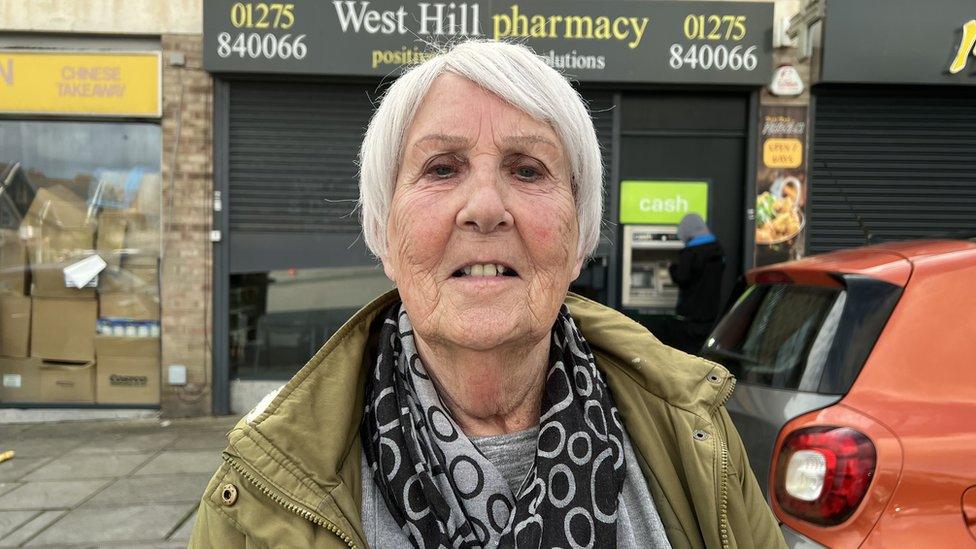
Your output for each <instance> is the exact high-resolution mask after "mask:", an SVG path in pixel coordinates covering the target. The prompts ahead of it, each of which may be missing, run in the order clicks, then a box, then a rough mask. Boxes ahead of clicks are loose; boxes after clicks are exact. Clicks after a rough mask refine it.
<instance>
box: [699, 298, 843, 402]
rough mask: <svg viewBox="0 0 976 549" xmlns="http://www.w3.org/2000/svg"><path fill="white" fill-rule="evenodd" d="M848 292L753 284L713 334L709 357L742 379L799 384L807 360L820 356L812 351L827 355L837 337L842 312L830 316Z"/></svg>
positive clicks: (783, 385) (773, 384)
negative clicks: (837, 319) (838, 319)
mask: <svg viewBox="0 0 976 549" xmlns="http://www.w3.org/2000/svg"><path fill="white" fill-rule="evenodd" d="M844 295H845V294H844V291H843V290H842V289H838V288H822V287H816V286H793V285H761V286H752V287H750V288H748V289H747V290H746V292H745V293H744V294H743V295H742V297H741V298H740V299H739V301H738V302H737V303H736V305H735V306H734V307H733V308H732V310H731V311H730V312H729V314H728V315H726V317H725V318H724V319H723V320H722V322H721V323H720V325H719V326H718V327H717V328H716V329H715V331H714V332H713V333H712V337H711V338H709V340H708V342H707V344H706V356H707V357H708V358H711V359H713V360H717V361H718V362H721V363H723V364H724V365H725V366H726V367H727V368H729V370H730V371H731V372H732V374H733V375H735V376H736V377H737V378H738V379H739V380H740V381H745V382H748V383H757V384H760V385H766V386H769V387H778V388H783V389H797V388H799V386H800V381H801V380H802V378H803V374H804V372H805V370H806V366H807V363H808V362H810V359H811V358H812V359H813V361H815V362H816V361H817V357H811V356H810V355H811V354H812V353H811V352H812V351H814V352H816V353H818V354H820V355H823V354H824V352H823V349H824V346H825V344H828V343H829V340H832V339H833V335H834V334H835V333H836V330H837V322H836V317H838V316H839V314H837V313H836V312H835V313H834V315H833V318H834V319H835V320H833V321H832V322H825V320H827V319H828V318H829V317H831V312H832V311H836V310H837V309H838V307H837V304H838V302H841V303H842V302H843V301H844ZM840 306H841V307H843V305H842V304H841V305H840ZM825 340H827V341H825ZM815 343H816V344H817V345H815Z"/></svg>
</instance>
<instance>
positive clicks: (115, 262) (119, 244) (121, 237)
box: [95, 210, 129, 268]
mask: <svg viewBox="0 0 976 549" xmlns="http://www.w3.org/2000/svg"><path fill="white" fill-rule="evenodd" d="M128 222H129V214H127V213H126V212H124V211H122V210H103V211H102V213H100V214H98V233H97V237H96V239H95V249H96V250H98V254H99V255H101V256H102V259H104V260H105V261H106V262H107V263H108V264H109V266H111V267H116V268H118V267H120V266H121V265H122V263H121V260H122V250H123V249H125V230H126V226H127V225H128Z"/></svg>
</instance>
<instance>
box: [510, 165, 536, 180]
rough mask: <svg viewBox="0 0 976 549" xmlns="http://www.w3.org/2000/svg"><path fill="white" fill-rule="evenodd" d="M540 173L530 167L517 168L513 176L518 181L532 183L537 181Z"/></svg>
mask: <svg viewBox="0 0 976 549" xmlns="http://www.w3.org/2000/svg"><path fill="white" fill-rule="evenodd" d="M541 175H542V173H540V172H539V170H537V169H535V168H534V167H532V166H519V167H517V168H515V176H516V177H518V178H519V179H524V180H529V181H534V180H536V179H538V178H539V177H540V176H541Z"/></svg>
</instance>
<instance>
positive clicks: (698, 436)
mask: <svg viewBox="0 0 976 549" xmlns="http://www.w3.org/2000/svg"><path fill="white" fill-rule="evenodd" d="M691 434H692V436H693V437H695V440H708V433H706V432H705V431H702V430H701V429H695V431H694V432H693V433H691Z"/></svg>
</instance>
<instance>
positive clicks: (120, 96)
mask: <svg viewBox="0 0 976 549" xmlns="http://www.w3.org/2000/svg"><path fill="white" fill-rule="evenodd" d="M160 103H161V100H160V60H159V53H128V52H126V53H80V52H78V53H76V52H60V51H59V52H50V53H47V52H29V53H28V52H23V51H11V50H2V51H0V112H4V113H24V114H72V115H89V116H148V117H158V116H160V114H161V112H160V111H161V105H160Z"/></svg>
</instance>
